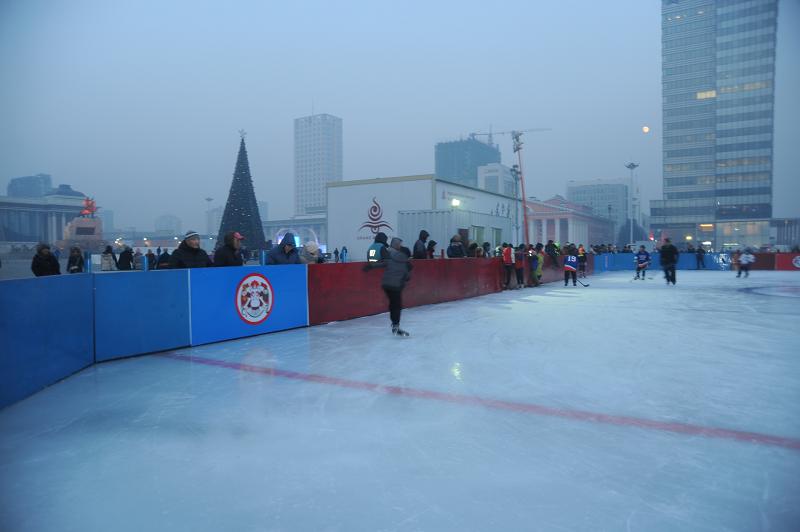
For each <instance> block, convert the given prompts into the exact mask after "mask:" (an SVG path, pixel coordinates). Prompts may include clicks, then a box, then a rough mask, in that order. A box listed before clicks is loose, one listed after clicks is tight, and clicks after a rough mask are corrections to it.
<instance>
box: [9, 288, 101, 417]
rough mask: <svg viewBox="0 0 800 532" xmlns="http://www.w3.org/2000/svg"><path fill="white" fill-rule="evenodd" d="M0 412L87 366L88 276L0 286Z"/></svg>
mask: <svg viewBox="0 0 800 532" xmlns="http://www.w3.org/2000/svg"><path fill="white" fill-rule="evenodd" d="M0 342H2V347H1V348H0V408H3V407H5V406H8V405H10V404H12V403H15V402H17V401H20V400H22V399H24V398H25V397H27V396H29V395H31V394H33V393H36V392H38V391H39V390H41V389H42V388H45V387H46V386H49V385H51V384H53V383H54V382H57V381H59V380H61V379H63V378H64V377H67V376H69V375H71V374H73V373H75V372H76V371H80V370H81V369H83V368H85V367H87V366H90V365H91V364H92V362H93V361H94V353H93V346H92V276H91V275H88V274H80V275H57V276H48V277H38V278H35V279H17V280H9V281H3V282H1V283H0Z"/></svg>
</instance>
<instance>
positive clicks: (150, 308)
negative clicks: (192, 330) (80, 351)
mask: <svg viewBox="0 0 800 532" xmlns="http://www.w3.org/2000/svg"><path fill="white" fill-rule="evenodd" d="M93 277H94V279H95V280H94V286H95V315H94V320H95V359H96V361H97V362H102V361H104V360H113V359H115V358H123V357H129V356H135V355H141V354H144V353H154V352H156V351H165V350H167V349H175V348H178V347H185V346H188V345H189V274H188V270H156V271H151V272H147V273H142V272H113V273H111V272H109V273H99V274H96V275H93Z"/></svg>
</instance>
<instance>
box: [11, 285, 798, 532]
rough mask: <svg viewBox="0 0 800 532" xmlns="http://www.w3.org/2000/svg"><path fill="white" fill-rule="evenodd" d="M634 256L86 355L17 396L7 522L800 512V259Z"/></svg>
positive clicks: (676, 521)
mask: <svg viewBox="0 0 800 532" xmlns="http://www.w3.org/2000/svg"><path fill="white" fill-rule="evenodd" d="M631 277H632V274H631V273H627V272H617V273H608V274H603V275H598V276H595V277H592V278H589V279H588V280H587V281H588V282H589V283H590V284H591V286H589V287H588V288H583V287H581V286H578V287H572V286H570V287H568V288H564V287H563V286H562V285H561V284H560V283H559V284H550V285H546V286H543V287H540V288H537V289H525V290H518V291H513V292H505V293H499V294H493V295H490V296H485V297H480V298H475V299H470V300H464V301H458V302H452V303H446V304H440V305H433V306H427V307H420V308H415V309H410V310H406V311H404V313H403V322H402V325H403V327H404V328H406V329H407V330H409V331H410V332H411V334H412V336H411V338H408V339H399V338H394V337H392V336H391V335H390V333H389V320H388V317H387V315H386V314H382V315H379V316H371V317H367V318H361V319H356V320H352V321H348V322H339V323H333V324H328V325H324V326H320V327H313V328H307V329H298V330H293V331H288V332H282V333H276V334H271V335H266V336H260V337H254V338H250V339H245V340H238V341H231V342H225V343H220V344H214V345H208V346H204V347H198V348H192V349H181V350H178V351H173V352H169V353H162V354H158V355H150V356H143V357H138V358H133V359H127V360H122V361H117V362H111V363H104V364H100V365H98V366H95V367H93V368H90V369H87V370H85V371H83V372H81V373H79V374H77V375H75V376H73V377H71V378H69V379H66V380H65V381H62V382H60V383H58V384H56V385H54V386H52V387H50V388H48V389H46V390H45V391H43V392H41V393H38V394H36V395H34V396H33V397H31V398H28V399H26V400H24V401H22V402H20V403H18V404H16V405H14V406H11V407H9V408H6V409H4V410H2V411H0V497H1V498H2V499H1V500H0V530H2V531H10V532H11V531H13V532H29V531H59V532H65V531H76V532H94V531H98V532H99V531H102V532H109V531H131V532H133V531H136V532H141V531H342V532H345V531H361V530H364V531H373V530H375V531H378V530H380V531H407V530H409V531H410V530H425V531H451V530H452V531H518V530H519V531H528V530H543V531H550V530H553V531H562V530H568V531H593V532H596V531H602V530H608V531H617V530H621V531H627V530H631V531H648V532H652V531H695V530H697V531H700V530H702V531H720V530H726V531H754V530H763V531H767V530H769V531H797V530H800V415H799V414H800V406H798V405H800V350H799V349H798V345H799V344H800V342H799V341H798V340H800V333H798V328H800V319H798V318H800V307H799V305H798V304H800V275H798V274H796V273H792V272H785V273H784V272H760V271H756V272H752V274H751V276H750V278H749V279H736V278H735V276H734V275H733V274H732V273H730V272H710V271H709V272H706V271H702V272H694V271H689V272H686V271H679V272H678V284H677V286H675V287H672V286H665V284H664V282H663V281H662V280H661V279H660V278H656V279H654V280H647V281H636V282H632V281H631ZM146 333H147V332H146V331H142V334H146ZM31 341H36V340H35V339H31ZM120 341H122V342H124V341H125V338H120Z"/></svg>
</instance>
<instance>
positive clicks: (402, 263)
mask: <svg viewBox="0 0 800 532" xmlns="http://www.w3.org/2000/svg"><path fill="white" fill-rule="evenodd" d="M410 256H411V253H410V250H409V249H408V248H405V247H403V241H402V240H401V239H399V238H397V237H395V238H392V241H391V244H390V245H389V248H387V250H386V253H385V254H384V257H386V258H383V259H381V260H379V261H376V262H368V263H367V264H366V265H365V266H364V271H369V270H371V269H372V268H385V270H384V272H383V278H382V279H381V288H383V291H384V292H385V293H386V297H387V298H389V318H390V319H391V321H392V334H393V335H395V336H408V335H409V334H408V333H407V332H406V331H404V330H403V329H401V328H400V312H401V311H402V309H403V289H404V288H405V286H406V283H407V282H408V281H409V279H411V270H412V268H413V265H412V264H411V262H410V261H409V260H408V259H409V257H410Z"/></svg>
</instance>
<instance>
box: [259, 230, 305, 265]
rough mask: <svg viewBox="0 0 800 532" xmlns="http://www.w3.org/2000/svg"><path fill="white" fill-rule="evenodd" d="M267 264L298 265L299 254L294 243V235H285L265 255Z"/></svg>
mask: <svg viewBox="0 0 800 532" xmlns="http://www.w3.org/2000/svg"><path fill="white" fill-rule="evenodd" d="M267 264H269V265H275V264H300V254H299V253H298V252H297V248H296V247H295V243H294V233H286V234H285V235H283V240H281V243H280V244H279V245H278V246H277V247H274V248H272V250H270V252H269V253H268V254H267Z"/></svg>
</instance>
